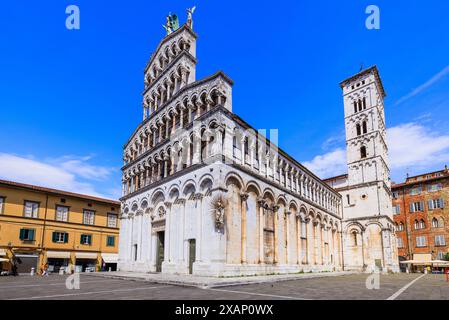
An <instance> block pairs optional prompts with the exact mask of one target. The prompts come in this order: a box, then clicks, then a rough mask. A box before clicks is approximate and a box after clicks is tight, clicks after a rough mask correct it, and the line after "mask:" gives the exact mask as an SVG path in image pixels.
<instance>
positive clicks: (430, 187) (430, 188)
mask: <svg viewBox="0 0 449 320" xmlns="http://www.w3.org/2000/svg"><path fill="white" fill-rule="evenodd" d="M441 189H443V185H442V184H441V183H436V184H431V185H428V186H427V191H429V192H435V191H439V190H441Z"/></svg>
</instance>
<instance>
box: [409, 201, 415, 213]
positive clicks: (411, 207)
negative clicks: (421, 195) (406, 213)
mask: <svg viewBox="0 0 449 320" xmlns="http://www.w3.org/2000/svg"><path fill="white" fill-rule="evenodd" d="M410 212H415V210H414V208H413V203H410Z"/></svg>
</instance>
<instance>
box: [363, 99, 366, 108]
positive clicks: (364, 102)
mask: <svg viewBox="0 0 449 320" xmlns="http://www.w3.org/2000/svg"><path fill="white" fill-rule="evenodd" d="M365 109H366V97H363V110H365Z"/></svg>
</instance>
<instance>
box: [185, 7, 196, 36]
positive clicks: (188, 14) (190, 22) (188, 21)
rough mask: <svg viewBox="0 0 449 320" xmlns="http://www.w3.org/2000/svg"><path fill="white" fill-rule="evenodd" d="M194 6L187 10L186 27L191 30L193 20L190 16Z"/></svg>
mask: <svg viewBox="0 0 449 320" xmlns="http://www.w3.org/2000/svg"><path fill="white" fill-rule="evenodd" d="M195 9H196V6H194V7H193V8H189V9H187V22H186V24H187V26H188V27H189V28H190V29H192V30H193V18H192V15H193V13H194V12H195Z"/></svg>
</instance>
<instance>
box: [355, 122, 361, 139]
mask: <svg viewBox="0 0 449 320" xmlns="http://www.w3.org/2000/svg"><path fill="white" fill-rule="evenodd" d="M355 128H356V130H357V136H360V135H361V134H362V130H361V128H360V124H358V123H357V125H356V126H355Z"/></svg>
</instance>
